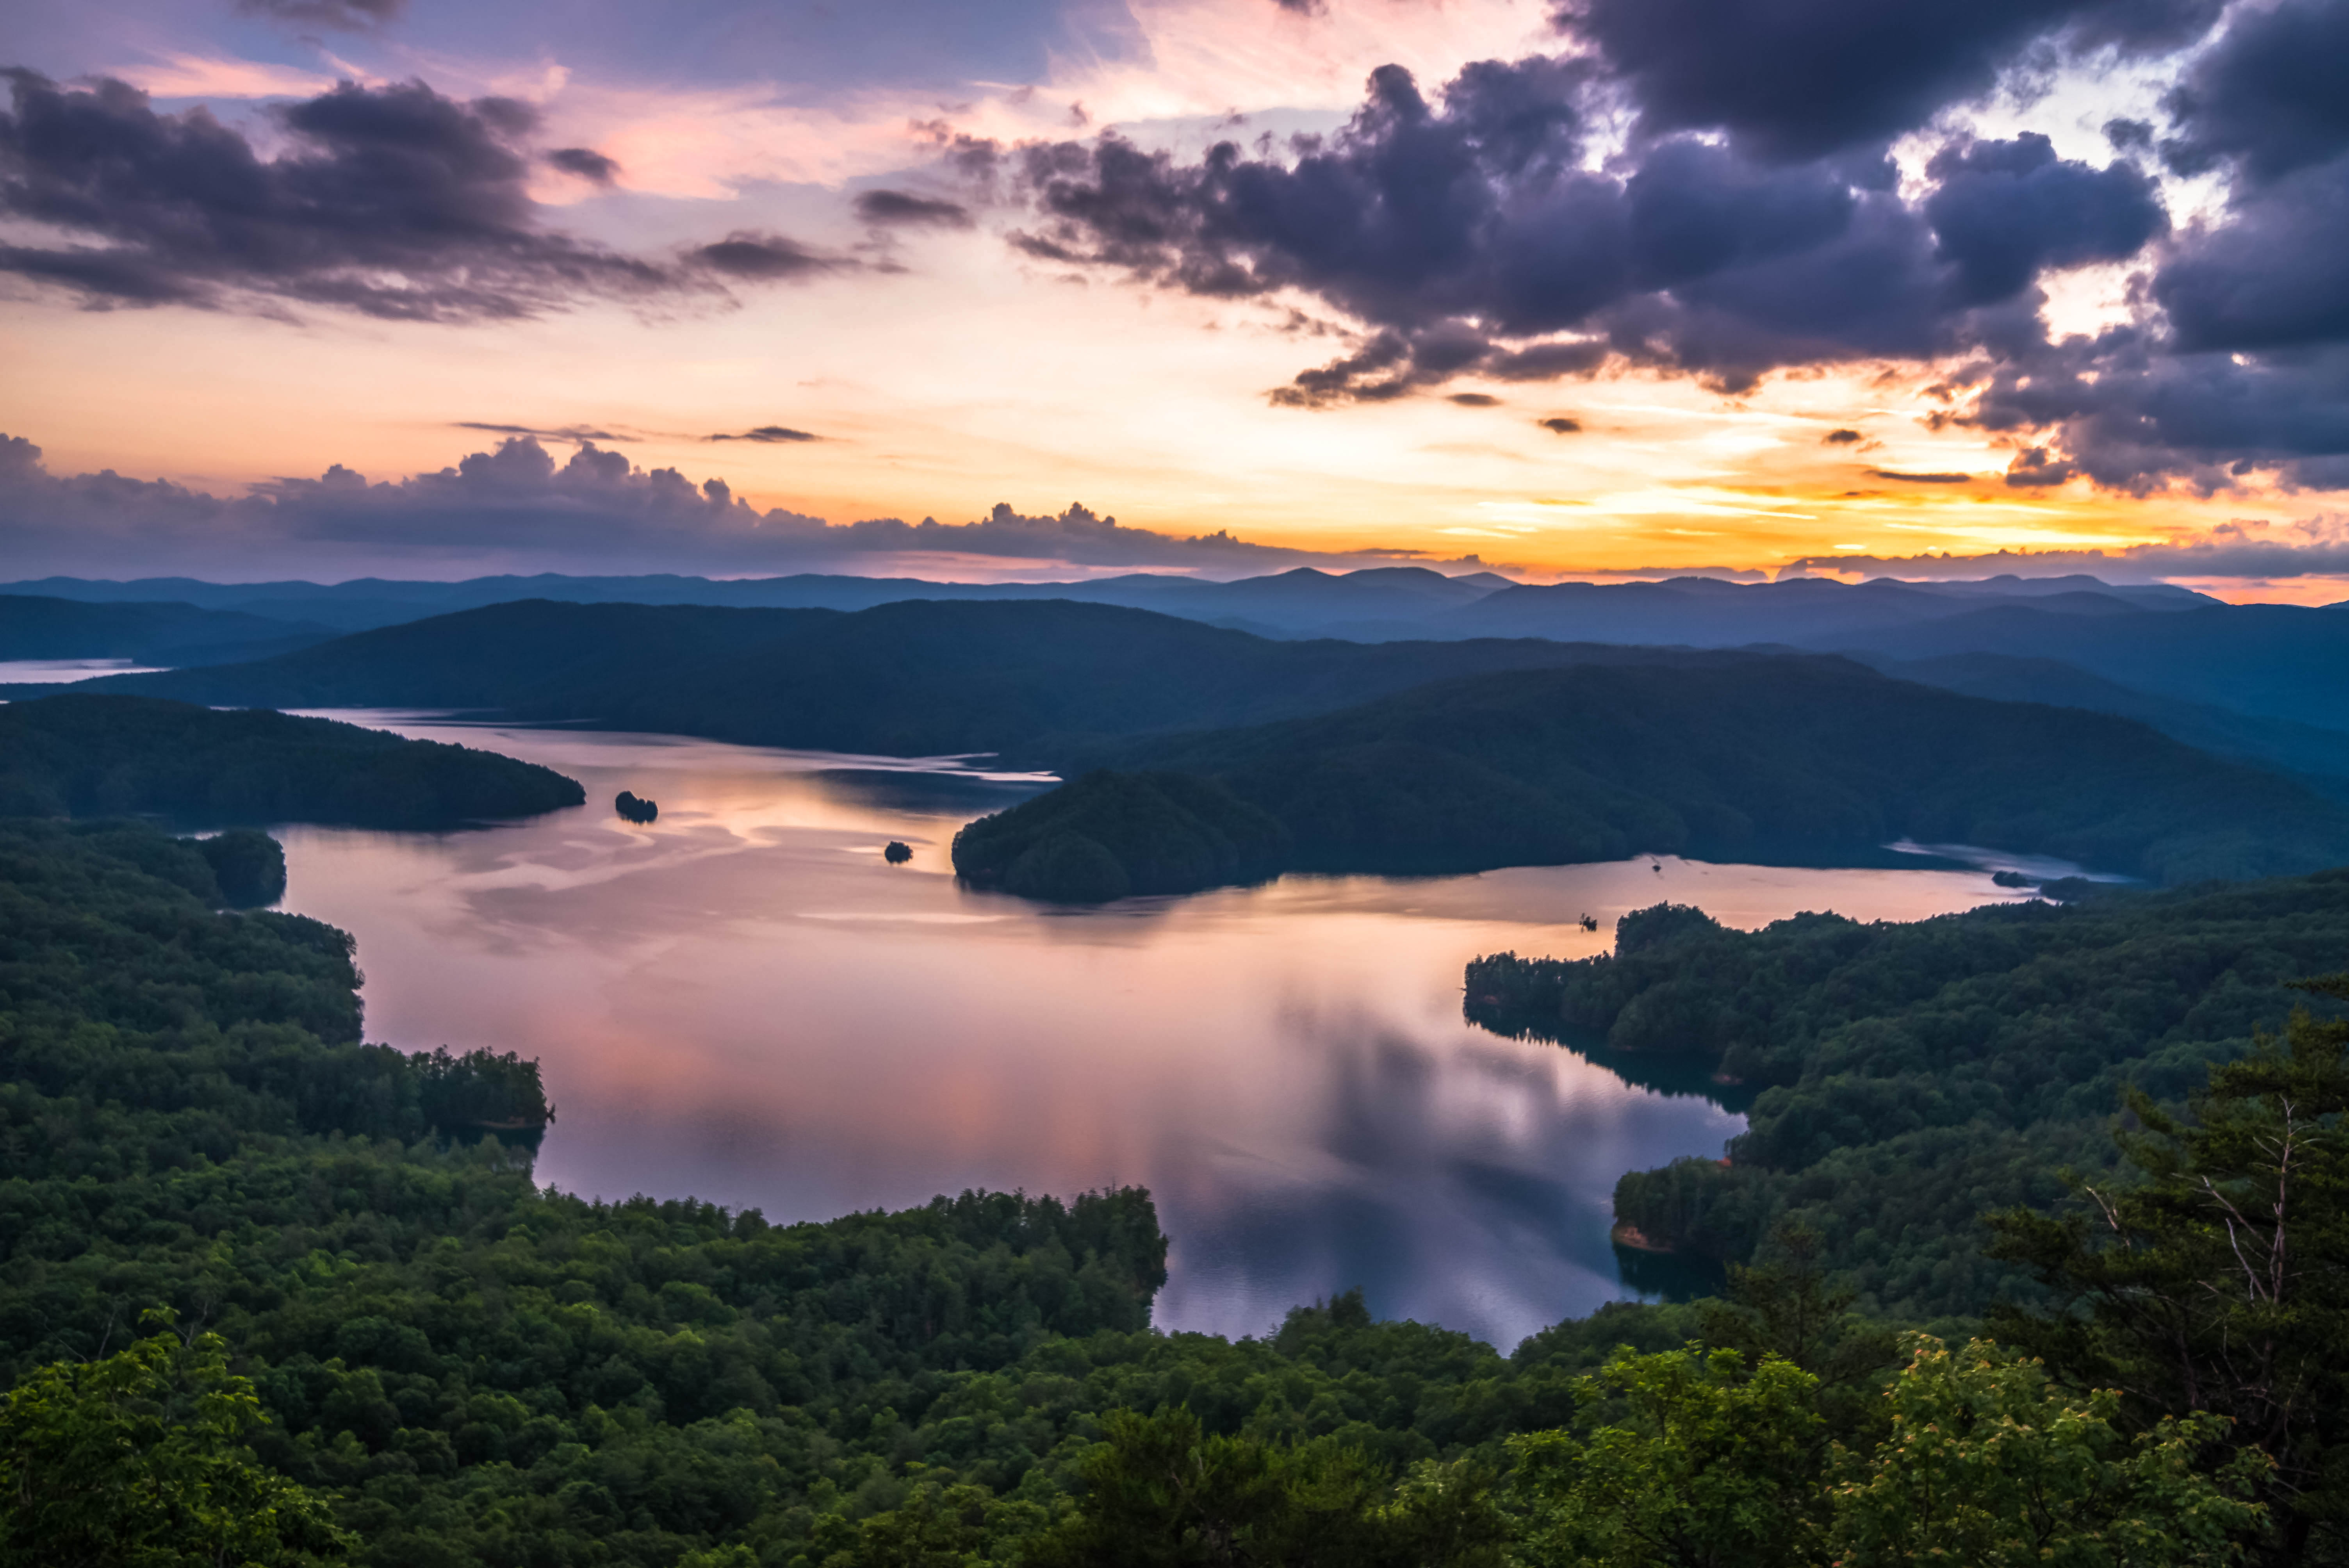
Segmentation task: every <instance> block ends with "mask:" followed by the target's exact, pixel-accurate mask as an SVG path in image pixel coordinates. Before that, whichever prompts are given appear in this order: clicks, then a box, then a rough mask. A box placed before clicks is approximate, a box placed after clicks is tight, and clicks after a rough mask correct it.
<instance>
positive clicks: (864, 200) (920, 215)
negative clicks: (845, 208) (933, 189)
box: [854, 191, 971, 229]
mask: <svg viewBox="0 0 2349 1568" xmlns="http://www.w3.org/2000/svg"><path fill="white" fill-rule="evenodd" d="M854 207H855V209H856V215H857V216H858V217H859V218H862V219H864V221H865V222H868V223H879V224H883V225H885V226H889V227H927V228H936V229H968V228H969V227H970V226H971V216H970V209H969V208H968V207H965V206H964V205H963V204H962V203H961V202H959V201H942V200H940V199H938V198H936V197H932V196H916V195H915V194H914V193H913V192H912V191H858V192H857V194H856V200H855V201H854Z"/></svg>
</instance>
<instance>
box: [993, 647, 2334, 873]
mask: <svg viewBox="0 0 2349 1568" xmlns="http://www.w3.org/2000/svg"><path fill="white" fill-rule="evenodd" d="M1109 754H1110V755H1112V756H1113V757H1115V758H1118V759H1120V760H1122V761H1131V762H1134V763H1139V764H1142V765H1144V766H1148V767H1151V768H1154V769H1160V770H1162V771H1168V772H1186V773H1193V774H1196V775H1200V776H1203V777H1207V778H1213V779H1218V780H1220V781H1221V782H1222V783H1224V784H1225V785H1226V786H1228V787H1229V789H1231V790H1232V792H1233V793H1234V794H1236V795H1237V796H1239V797H1240V798H1241V799H1244V800H1247V801H1249V802H1251V803H1253V804H1255V805H1257V806H1259V807H1261V808H1263V809H1264V810H1266V811H1267V812H1268V813H1269V814H1270V815H1271V816H1272V817H1274V818H1275V819H1277V820H1278V821H1279V822H1280V823H1281V825H1282V826H1283V827H1284V828H1286V829H1287V830H1288V833H1289V835H1290V839H1291V842H1292V844H1293V852H1292V856H1291V858H1290V860H1289V861H1288V862H1287V863H1288V865H1290V866H1292V867H1299V868H1309V869H1319V870H1329V871H1412V872H1461V871H1476V870H1483V869H1485V868H1487V867H1493V866H1502V865H1526V864H1533V865H1541V864H1555V863H1561V862H1567V861H1596V860H1609V859H1614V858H1618V857H1620V856H1624V855H1628V854H1632V853H1636V852H1641V851H1650V852H1671V853H1684V854H1690V855H1695V856H1700V857H1702V858H1705V859H1711V860H1724V861H1725V860H1736V861H1764V862H1785V863H1797V864H1799V863H1812V864H1838V863H1845V864H1848V863H1863V864H1865V863H1873V862H1875V861H1878V860H1880V859H1881V858H1882V850H1881V846H1882V845H1884V844H1886V843H1888V842H1890V841H1895V840H1899V839H1901V838H1904V837H1905V838H1913V839H1916V840H1918V841H1921V842H1926V843H1971V844H1980V845H1987V846H1992V847H1996V848H2000V849H2005V850H2011V851H2026V852H2033V853H2043V854H2052V855H2058V856H2062V857H2064V858H2065V859H2068V860H2074V861H2081V862H2083V863H2085V864H2086V865H2089V866H2092V867H2095V868H2097V869H2101V870H2109V871H2118V872H2127V873H2130V874H2132V875H2136V876H2139V877H2143V878H2146V879H2147V880H2150V881H2155V882H2189V881H2193V880H2196V879H2200V878H2209V877H2248V876H2263V875H2271V874H2275V873H2279V872H2305V871H2310V870H2313V869H2315V868H2317V867H2321V866H2328V865H2335V864H2340V863H2343V862H2344V861H2349V808H2344V806H2343V805H2341V804H2340V803H2337V802H2335V801H2332V800H2329V799H2323V798H2322V797H2319V796H2317V795H2315V794H2313V792H2311V791H2310V790H2308V789H2304V788H2302V786H2300V785H2299V784H2297V783H2294V782H2292V781H2291V780H2289V779H2282V778H2280V777H2278V776H2275V775H2272V774H2269V773H2263V772H2261V771H2258V770H2256V769H2251V768H2247V767H2242V766H2239V765H2237V764H2233V763H2229V762H2224V761H2221V760H2220V759H2218V758H2211V757H2208V756H2205V755H2203V754H2202V753H2200V752H2198V751H2194V750H2192V749H2190V748H2187V747H2184V746H2181V745H2179V744H2178V743H2177V742H2175V741H2172V740H2169V739H2167V738H2164V737H2162V736H2160V735H2158V734H2156V733H2154V732H2153V731H2152V730H2150V729H2147V728H2146V727H2144V726H2142V725H2139V724H2137V723H2134V722H2131V721H2129V720H2126V719H2121V718H2116V717H2107V716H2104V715H2098V714H2088V713H2082V712H2077V711H2074V710H2069V709H2063V708H2054V707H2039V706H2034V705H2030V704H2019V703H2000V702H1992V701H1987V700H1984V699H1981V698H1974V697H1967V696H1958V695H1956V694H1954V693H1949V692H1942V691H1938V690H1934V689H1931V688H1929V687H1923V686H1914V685H1911V684H1909V683H1907V682H1900V681H1892V680H1888V679H1885V678H1883V677H1881V676H1876V675H1874V674H1872V673H1871V672H1868V671H1867V670H1865V669H1862V668H1860V667H1859V666H1857V665H1852V664H1849V663H1847V662H1846V661H1843V660H1840V659H1831V658H1812V657H1806V656H1788V657H1781V658H1768V657H1759V656H1744V657H1735V658H1727V659H1722V660H1718V661H1715V662H1712V663H1696V664H1682V665H1613V666H1607V665H1585V666H1580V667H1575V668H1567V669H1557V670H1525V671H1514V672H1506V673H1503V674H1497V675H1489V676H1476V677H1473V678H1467V679H1461V680H1454V681H1448V682H1442V683H1437V684H1433V685H1429V686H1423V687H1420V688H1417V689H1415V690H1412V691H1408V692H1404V693H1402V694H1401V695H1398V696H1392V697H1388V698H1385V699H1383V700H1381V701H1379V702H1375V703H1371V704H1369V705H1366V706H1364V707H1357V708H1351V709H1348V710H1346V711H1344V712H1340V713H1333V714H1328V715H1324V716H1321V717H1313V718H1306V719H1299V720H1296V721H1292V722H1288V723H1284V724H1277V725H1267V726H1262V727H1254V728H1247V729H1237V730H1229V731H1224V732H1221V733H1215V734H1206V735H1195V736H1183V737H1175V738H1168V739H1165V740H1154V741H1145V742H1139V743H1135V744H1132V745H1128V746H1125V747H1123V748H1114V749H1112V750H1111V751H1110V753H1109ZM1050 799H1052V798H1051V797H1050V796H1049V795H1047V796H1045V797H1042V798H1040V799H1039V800H1038V801H1036V802H1033V803H1032V804H1031V805H1030V807H1027V808H1023V810H1028V811H1030V812H1031V814H1034V815H1037V816H1039V817H1040V816H1042V815H1043V814H1045V813H1047V812H1049V811H1050V810H1052V808H1051V807H1050V805H1048V804H1047V802H1049V801H1050Z"/></svg>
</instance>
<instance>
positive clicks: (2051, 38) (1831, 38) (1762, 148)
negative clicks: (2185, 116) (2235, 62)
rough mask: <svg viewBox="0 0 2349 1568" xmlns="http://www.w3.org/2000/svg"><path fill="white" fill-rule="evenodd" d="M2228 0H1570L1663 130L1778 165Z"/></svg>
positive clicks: (1577, 28) (2121, 44)
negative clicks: (2012, 66) (2041, 51)
mask: <svg viewBox="0 0 2349 1568" xmlns="http://www.w3.org/2000/svg"><path fill="white" fill-rule="evenodd" d="M2221 5H2222V0H1971V3H1969V4H1966V5H1930V4H1898V3H1895V4H1888V3H1887V0H1567V3H1566V4H1564V5H1561V6H1560V7H1559V10H1558V25H1559V26H1560V27H1561V28H1563V29H1565V30H1566V31H1567V32H1568V33H1570V34H1572V35H1573V36H1577V37H1579V38H1581V39H1583V40H1585V41H1587V42H1588V43H1589V44H1591V45H1594V46H1597V48H1598V49H1599V52H1600V53H1601V54H1602V55H1603V56H1604V57H1605V58H1606V59H1607V61H1608V63H1609V66H1610V67H1612V69H1613V71H1614V73H1615V75H1616V77H1618V79H1619V80H1620V81H1621V82H1622V83H1623V84H1624V86H1625V87H1626V88H1627V89H1628V91H1629V93H1630V98H1631V99H1632V101H1633V102H1634V103H1635V104H1636V105H1637V106H1638V108H1639V110H1640V119H1641V122H1642V124H1643V126H1644V127H1645V128H1646V129H1648V130H1649V131H1650V132H1651V133H1658V134H1661V133H1666V132H1671V131H1677V130H1701V129H1721V130H1726V131H1729V132H1731V133H1732V134H1733V135H1734V136H1735V137H1736V138H1737V139H1738V142H1739V145H1740V146H1741V147H1742V148H1743V149H1744V150H1748V151H1750V152H1754V153H1755V154H1757V155H1758V156H1761V157H1764V158H1767V159H1771V160H1790V159H1803V158H1814V157H1817V156H1819V155H1821V154H1823V153H1826V152H1830V151H1834V150H1837V149H1840V148H1847V147H1852V146H1859V145H1881V144H1882V143H1884V142H1887V141H1889V140H1890V139H1892V138H1894V137H1897V136H1899V135H1900V134H1901V133H1903V132H1905V131H1908V130H1912V129H1916V128H1917V127H1919V126H1920V125H1922V124H1924V123H1925V122H1926V121H1927V120H1929V119H1931V118H1932V117H1933V115H1934V114H1935V113H1936V112H1937V111H1939V110H1940V109H1941V108H1944V107H1945V106H1947V105H1950V104H1951V103H1955V102H1958V101H1961V100H1962V99H1967V98H1975V97H1979V96H1980V95H1982V93H1984V92H1985V91H1987V90H1988V89H1989V88H1991V87H1992V85H1993V83H1994V82H1995V81H1996V80H1997V77H1998V75H1999V72H2000V70H2001V68H2002V67H2004V66H2006V65H2008V64H2009V63H2011V62H2013V61H2014V60H2015V59H2016V58H2017V57H2020V56H2022V55H2023V52H2024V51H2025V50H2026V49H2029V48H2031V47H2033V46H2040V45H2051V44H2052V45H2053V46H2054V47H2056V48H2058V49H2061V50H2064V51H2065V52H2070V53H2078V52H2083V51H2086V50H2092V49H2096V48H2101V47H2106V46H2111V47H2116V48H2119V49H2121V50H2123V51H2125V52H2129V53H2147V52H2153V53H2158V52H2162V51H2166V50H2168V49H2173V48H2177V47H2179V46H2183V45H2186V44H2189V43H2191V42H2192V41H2193V40H2194V39H2196V38H2197V37H2199V36H2201V35H2202V34H2203V33H2204V32H2205V31H2207V30H2208V29H2209V26H2210V25H2211V24H2212V23H2213V22H2215V21H2216V20H2217V19H2218V16H2219V14H2220V9H2221Z"/></svg>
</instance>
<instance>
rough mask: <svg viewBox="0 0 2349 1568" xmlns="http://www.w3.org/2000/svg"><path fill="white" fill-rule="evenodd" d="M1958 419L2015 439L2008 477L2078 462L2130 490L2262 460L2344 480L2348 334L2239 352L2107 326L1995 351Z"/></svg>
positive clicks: (2063, 470)
mask: <svg viewBox="0 0 2349 1568" xmlns="http://www.w3.org/2000/svg"><path fill="white" fill-rule="evenodd" d="M1967 422H1969V423H1971V424H1974V425H1977V426H1980V427H1982V428H1986V429H1990V430H1993V431H1998V432H2001V433H2005V434H2010V435H2013V436H2014V437H2016V438H2020V439H2021V440H2022V441H2023V450H2022V451H2021V453H2020V454H2019V455H2018V457H2017V458H2016V459H2015V462H2014V463H2013V466H2012V467H2010V469H2008V472H2007V482H2008V483H2009V484H2013V485H2018V486H2028V485H2044V484H2060V483H2062V482H2063V481H2064V480H2067V479H2070V478H2072V477H2073V476H2075V475H2078V474H2085V475H2086V476H2087V477H2088V478H2090V479H2092V480H2095V481H2096V482H2097V483H2098V484H2101V485H2105V486H2107V487H2109V488H2112V489H2115V490H2127V491H2129V492H2131V493H2135V494H2144V493H2147V492H2148V491H2150V490H2155V489H2158V488H2159V487H2160V486H2162V485H2164V484H2167V483H2170V482H2173V481H2175V482H2179V483H2183V484H2186V485H2189V486H2190V487H2191V488H2193V489H2195V490H2200V491H2203V492H2205V493H2209V492H2211V491H2215V490H2222V489H2225V488H2227V486H2228V485H2230V483H2231V482H2233V481H2234V480H2239V479H2240V478H2242V477H2243V476H2245V475H2247V474H2249V473H2251V472H2253V471H2255V470H2257V469H2273V470H2274V471H2275V472H2276V473H2277V475H2278V477H2279V478H2280V479H2281V480H2282V481H2283V482H2284V483H2286V484H2288V485H2297V486H2302V487H2304V488H2308V489H2316V490H2333V489H2342V488H2349V346H2330V347H2323V348H2316V349H2308V350H2302V351H2299V352H2295V353H2292V354H2289V355H2276V356H2264V357H2260V356H2242V357H2241V358H2240V361H2239V359H2238V356H2234V355H2231V354H2178V353H2175V352H2173V351H2171V350H2170V349H2169V347H2168V346H2167V345H2166V344H2165V343H2164V342H2163V341H2162V340H2161V339H2159V338H2158V336H2156V335H2154V334H2152V333H2150V332H2149V331H2147V329H2144V328H2138V327H2122V328H2116V329H2114V330H2113V331H2111V332H2107V333H2105V334H2103V335H2100V336H2098V337H2095V338H2094V339H2073V340H2068V341H2067V342H2065V343H2064V344H2062V345H2059V346H2053V347H2045V348H2041V349H2038V350H2036V351H2033V352H2032V353H2029V354H2024V355H2019V356H2015V357H2014V358H2013V359H2011V360H2009V361H2008V362H2006V363H2003V364H2001V365H1999V366H1997V367H1996V368H1995V369H1994V371H1992V374H1991V375H1990V377H1989V379H1988V380H1987V382H1986V383H1985V384H1984V385H1983V387H1982V388H1981V390H1980V393H1979V395H1978V397H1977V400H1976V402H1975V404H1974V406H1973V408H1972V411H1971V413H1970V414H1969V416H1968V421H1967Z"/></svg>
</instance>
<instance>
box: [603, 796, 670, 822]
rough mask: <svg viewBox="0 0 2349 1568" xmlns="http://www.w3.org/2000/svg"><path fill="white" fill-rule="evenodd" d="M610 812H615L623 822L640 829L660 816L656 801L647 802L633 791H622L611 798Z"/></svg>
mask: <svg viewBox="0 0 2349 1568" xmlns="http://www.w3.org/2000/svg"><path fill="white" fill-rule="evenodd" d="M612 810H615V811H617V812H618V813H619V814H620V816H621V818H622V819H623V820H626V821H630V822H634V823H636V824H637V825H638V826H640V827H641V826H642V825H643V824H645V823H647V822H649V821H652V820H655V819H657V817H659V815H660V805H659V803H658V802H657V801H653V800H647V799H645V798H644V797H643V796H641V795H639V794H637V793H636V791H635V790H633V789H623V790H621V791H620V792H619V793H618V794H617V795H615V796H614V797H612Z"/></svg>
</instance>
